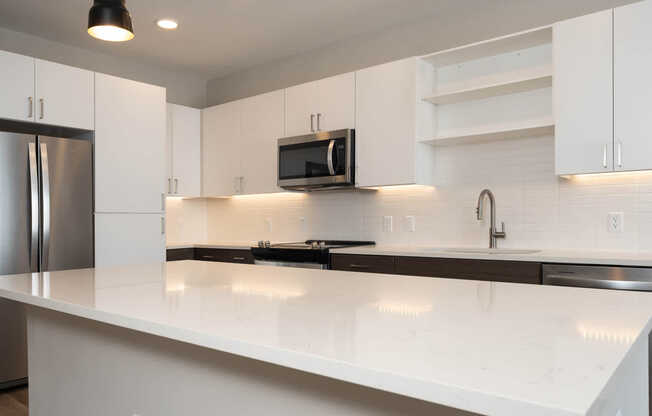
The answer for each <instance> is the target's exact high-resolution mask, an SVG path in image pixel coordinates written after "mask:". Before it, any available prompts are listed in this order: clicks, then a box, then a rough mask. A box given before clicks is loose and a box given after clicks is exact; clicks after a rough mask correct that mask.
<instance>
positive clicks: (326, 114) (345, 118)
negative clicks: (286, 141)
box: [314, 72, 355, 131]
mask: <svg viewBox="0 0 652 416" xmlns="http://www.w3.org/2000/svg"><path fill="white" fill-rule="evenodd" d="M315 86H316V88H315V106H314V111H315V113H316V122H315V129H316V130H318V131H332V130H339V129H352V128H355V72H349V73H346V74H342V75H337V76H334V77H330V78H325V79H322V80H319V81H317V82H316V85H315Z"/></svg>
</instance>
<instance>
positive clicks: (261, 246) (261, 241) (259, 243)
mask: <svg viewBox="0 0 652 416" xmlns="http://www.w3.org/2000/svg"><path fill="white" fill-rule="evenodd" d="M258 247H259V248H265V242H264V241H263V240H260V241H259V242H258Z"/></svg>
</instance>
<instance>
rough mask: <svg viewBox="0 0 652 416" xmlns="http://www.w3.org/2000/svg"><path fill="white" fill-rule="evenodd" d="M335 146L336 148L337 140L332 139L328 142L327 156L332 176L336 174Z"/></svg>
mask: <svg viewBox="0 0 652 416" xmlns="http://www.w3.org/2000/svg"><path fill="white" fill-rule="evenodd" d="M334 148H335V140H331V141H330V143H328V155H327V156H326V160H327V161H328V172H329V173H330V174H331V176H335V167H334V166H333V149H334Z"/></svg>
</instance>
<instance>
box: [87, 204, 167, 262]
mask: <svg viewBox="0 0 652 416" xmlns="http://www.w3.org/2000/svg"><path fill="white" fill-rule="evenodd" d="M163 261H165V217H164V216H163V215H162V214H129V213H110V214H95V266H96V267H110V266H120V265H130V264H148V263H160V262H163Z"/></svg>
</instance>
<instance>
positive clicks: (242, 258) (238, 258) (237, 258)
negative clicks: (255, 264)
mask: <svg viewBox="0 0 652 416" xmlns="http://www.w3.org/2000/svg"><path fill="white" fill-rule="evenodd" d="M244 259H245V258H244V257H234V258H233V260H237V261H244Z"/></svg>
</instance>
